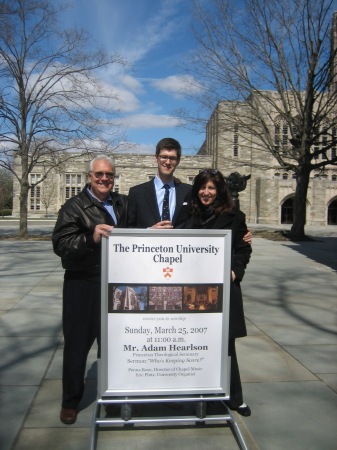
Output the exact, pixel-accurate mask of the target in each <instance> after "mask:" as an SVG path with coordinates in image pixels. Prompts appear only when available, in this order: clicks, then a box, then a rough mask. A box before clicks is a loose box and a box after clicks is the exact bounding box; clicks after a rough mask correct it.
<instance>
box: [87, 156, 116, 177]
mask: <svg viewBox="0 0 337 450" xmlns="http://www.w3.org/2000/svg"><path fill="white" fill-rule="evenodd" d="M102 160H103V161H107V162H108V163H109V164H110V165H111V167H112V169H113V170H115V160H114V159H113V158H111V156H108V155H104V154H101V155H97V156H95V158H93V159H92V160H91V161H89V162H88V173H89V172H92V171H93V167H94V162H95V161H102Z"/></svg>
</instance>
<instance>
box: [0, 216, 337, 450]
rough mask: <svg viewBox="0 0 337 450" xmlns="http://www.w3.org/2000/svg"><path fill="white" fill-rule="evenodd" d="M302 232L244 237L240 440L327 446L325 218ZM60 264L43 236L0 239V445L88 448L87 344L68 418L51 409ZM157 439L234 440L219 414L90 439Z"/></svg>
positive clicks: (329, 374) (332, 324)
mask: <svg viewBox="0 0 337 450" xmlns="http://www.w3.org/2000/svg"><path fill="white" fill-rule="evenodd" d="M14 227H15V226H14ZM51 227H52V225H51V224H43V223H41V224H36V225H34V227H32V226H30V230H31V232H33V230H36V231H37V232H39V234H41V232H43V233H45V234H48V233H49V232H50V229H51ZM261 227H262V226H259V227H256V228H261ZM251 228H252V229H253V232H254V227H253V226H252V227H251ZM34 232H35V231H34ZM11 233H13V225H12V226H8V225H7V224H6V223H5V222H1V221H0V235H2V236H4V235H6V234H7V236H8V235H9V234H11ZM308 234H310V235H311V236H314V237H315V238H316V240H315V241H313V242H300V243H292V242H274V241H269V240H265V239H261V238H255V239H254V243H253V251H254V253H253V256H252V260H251V262H250V264H249V268H248V270H247V273H246V277H245V280H244V283H243V291H244V299H245V313H246V318H247V324H248V331H249V336H248V337H246V338H244V339H240V340H238V353H239V360H240V367H241V375H242V379H243V382H244V393H245V401H246V402H247V403H248V404H249V405H250V406H251V408H252V411H253V414H252V416H251V417H249V418H242V417H241V416H238V415H235V417H236V419H237V421H238V424H239V427H240V430H241V432H242V434H243V436H244V438H245V441H246V444H247V447H248V448H249V449H250V450H257V449H260V450H284V449H291V450H317V449H322V450H336V448H337V447H336V442H337V427H336V423H337V422H336V419H337V358H336V356H337V324H336V309H337V301H336V287H337V277H336V271H337V227H322V228H318V229H316V228H313V229H310V228H308ZM62 276H63V270H62V268H61V266H60V261H59V258H58V257H56V256H55V255H54V254H53V253H52V251H51V243H50V241H16V240H0V277H1V291H0V324H1V326H0V352H1V360H0V385H1V387H0V448H1V449H2V450H28V449H29V450H31V449H34V450H46V449H53V450H68V449H69V450H83V449H86V448H88V445H89V438H90V429H91V418H92V411H93V405H94V401H95V386H96V363H95V349H93V350H92V352H91V353H90V358H89V361H88V368H87V369H88V370H87V378H86V395H85V398H84V401H83V402H82V406H81V407H82V410H81V412H80V414H79V417H78V421H77V423H76V424H75V425H73V426H65V425H63V424H61V423H60V422H59V419H58V415H59V408H60V395H61V359H62V345H63V343H62V334H61V310H62V307H61V288H62ZM159 447H161V448H164V449H165V450H171V449H176V448H184V449H187V450H188V449H192V448H195V447H198V449H208V450H218V449H222V450H224V449H229V450H232V449H233V450H234V449H237V448H238V446H237V443H236V442H235V440H234V438H233V435H232V433H231V431H230V429H229V428H228V427H223V426H222V427H212V428H209V427H188V428H185V429H176V428H174V429H172V428H159V429H158V428H157V429H146V430H142V429H136V430H132V429H128V428H124V429H121V430H120V429H114V430H110V429H108V430H106V429H104V430H103V431H100V432H99V437H98V445H97V450H105V449H108V448H109V449H110V448H114V449H118V450H126V449H128V450H129V449H130V448H133V449H137V450H152V449H157V448H159Z"/></svg>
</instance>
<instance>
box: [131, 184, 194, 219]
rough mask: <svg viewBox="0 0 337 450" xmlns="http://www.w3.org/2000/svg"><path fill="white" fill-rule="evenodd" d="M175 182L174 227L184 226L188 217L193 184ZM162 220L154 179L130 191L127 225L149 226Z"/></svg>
mask: <svg viewBox="0 0 337 450" xmlns="http://www.w3.org/2000/svg"><path fill="white" fill-rule="evenodd" d="M174 184H175V192H176V208H175V212H174V216H173V218H172V224H173V226H174V228H183V226H184V222H185V220H186V219H187V210H188V203H189V200H190V194H191V188H192V186H191V185H189V184H185V183H179V182H177V181H175V182H174ZM160 221H161V217H160V211H159V208H158V203H157V197H156V191H155V186H154V180H151V181H148V182H146V183H143V184H139V185H138V186H134V187H132V188H131V189H130V192H129V201H128V213H127V227H128V228H149V227H152V226H153V225H154V224H156V223H157V222H160Z"/></svg>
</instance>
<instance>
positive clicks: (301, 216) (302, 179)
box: [290, 167, 310, 239]
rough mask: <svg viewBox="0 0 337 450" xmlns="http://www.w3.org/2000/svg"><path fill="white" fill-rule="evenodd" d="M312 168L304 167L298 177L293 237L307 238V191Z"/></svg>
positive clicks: (292, 228) (292, 229)
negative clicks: (305, 229)
mask: <svg viewBox="0 0 337 450" xmlns="http://www.w3.org/2000/svg"><path fill="white" fill-rule="evenodd" d="M309 177H310V169H309V168H308V167H303V168H302V170H301V173H300V174H299V175H298V177H297V182H296V191H295V197H294V223H293V225H292V227H291V231H290V234H291V236H292V237H293V238H296V239H304V238H305V231H304V227H305V223H306V215H307V192H308V186H309V179H310V178H309Z"/></svg>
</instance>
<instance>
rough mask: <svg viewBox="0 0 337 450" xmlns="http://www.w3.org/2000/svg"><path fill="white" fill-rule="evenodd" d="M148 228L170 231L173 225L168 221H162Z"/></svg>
mask: <svg viewBox="0 0 337 450" xmlns="http://www.w3.org/2000/svg"><path fill="white" fill-rule="evenodd" d="M150 228H160V229H170V228H173V225H172V222H171V221H170V220H162V221H161V222H157V223H156V224H154V225H153V226H152V227H150Z"/></svg>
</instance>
